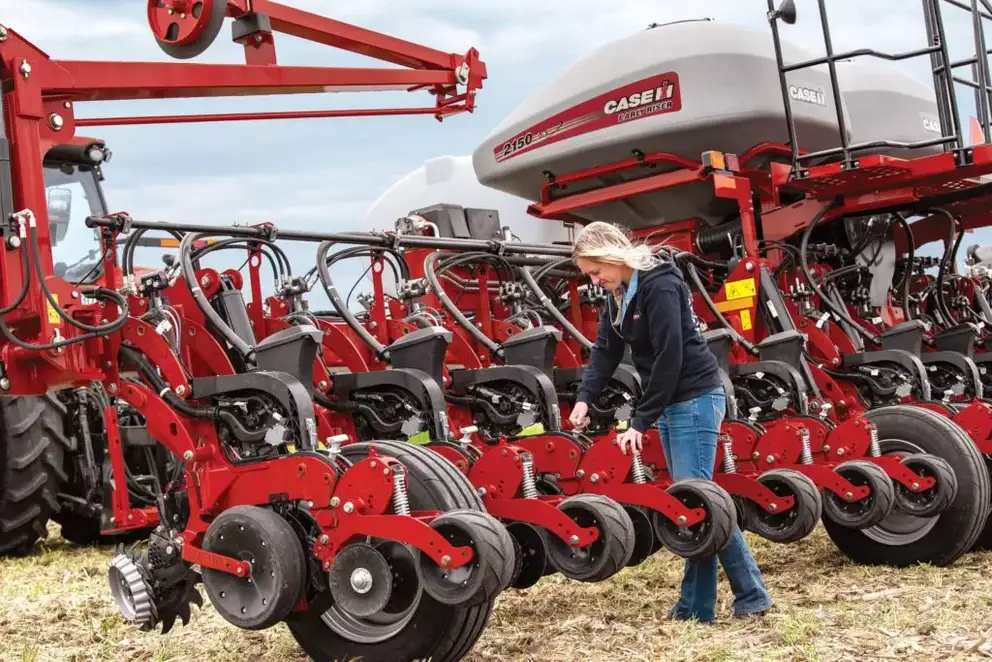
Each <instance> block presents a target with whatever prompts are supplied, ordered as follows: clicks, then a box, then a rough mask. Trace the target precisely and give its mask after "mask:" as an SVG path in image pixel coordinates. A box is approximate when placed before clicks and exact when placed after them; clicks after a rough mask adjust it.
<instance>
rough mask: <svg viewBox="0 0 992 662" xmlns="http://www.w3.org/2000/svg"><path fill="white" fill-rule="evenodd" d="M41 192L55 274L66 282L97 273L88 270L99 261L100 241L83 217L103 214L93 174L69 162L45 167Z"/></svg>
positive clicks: (98, 186) (100, 196)
mask: <svg viewBox="0 0 992 662" xmlns="http://www.w3.org/2000/svg"><path fill="white" fill-rule="evenodd" d="M45 192H46V195H47V197H48V220H49V229H50V232H51V237H52V261H53V262H54V263H55V274H56V275H58V276H61V277H63V278H65V279H67V280H70V281H79V280H80V279H81V278H84V277H86V280H91V279H92V278H93V276H94V275H96V274H97V273H99V271H98V270H97V269H94V270H93V271H92V272H90V270H91V269H92V268H93V266H94V263H96V262H98V261H99V260H100V243H99V235H98V234H97V231H96V230H94V229H92V228H87V227H86V223H85V220H86V217H87V216H102V215H104V214H106V209H105V203H104V200H103V196H102V193H101V191H100V185H99V182H98V180H97V177H96V173H95V172H94V171H93V170H92V169H90V168H85V167H78V166H71V165H63V166H61V167H53V166H46V167H45ZM87 274H89V276H87Z"/></svg>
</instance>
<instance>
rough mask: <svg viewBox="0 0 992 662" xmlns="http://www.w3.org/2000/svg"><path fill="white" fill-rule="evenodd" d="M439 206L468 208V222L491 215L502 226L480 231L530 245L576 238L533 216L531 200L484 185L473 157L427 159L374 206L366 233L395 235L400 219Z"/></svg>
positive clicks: (391, 290)
mask: <svg viewBox="0 0 992 662" xmlns="http://www.w3.org/2000/svg"><path fill="white" fill-rule="evenodd" d="M439 205H451V206H452V207H462V208H465V210H466V215H468V216H470V215H473V214H474V215H479V214H484V213H487V212H488V213H489V214H491V215H493V216H495V217H496V218H497V219H498V221H496V222H494V223H485V224H481V225H485V226H486V227H493V226H495V227H496V228H504V227H508V228H509V229H510V231H511V232H512V233H513V236H514V238H515V239H517V240H519V241H521V242H525V243H538V244H546V243H554V242H566V243H569V242H571V240H572V237H573V236H574V235H573V232H572V231H571V230H570V229H569V228H567V227H565V225H564V224H563V223H561V222H558V221H541V220H538V219H536V218H534V217H533V216H529V215H528V214H527V205H528V201H527V200H524V199H522V198H519V197H517V196H515V195H512V194H510V193H504V192H502V191H498V190H495V189H492V188H489V187H487V186H483V185H482V184H480V183H479V180H478V179H476V176H475V171H474V170H473V169H472V157H471V156H439V157H436V158H432V159H427V160H426V161H425V162H424V164H423V165H422V166H420V167H419V168H417V169H415V170H413V171H411V172H409V173H407V174H406V175H404V176H403V177H401V178H400V179H398V180H397V181H396V182H395V183H393V184H392V185H391V186H390V187H389V188H387V189H386V190H385V191H384V192H383V193H382V194H381V195H380V196H379V197H378V198H377V199H376V200H375V202H373V203H372V205H371V206H370V207H369V209H368V211H367V212H366V214H365V217H364V218H363V219H362V230H363V231H366V232H373V231H382V230H392V229H394V227H395V224H396V220H397V219H399V218H402V217H403V216H407V215H408V214H411V213H416V212H417V211H419V210H426V209H429V208H431V207H437V206H439ZM454 211H455V212H457V210H454ZM468 225H472V226H475V224H468ZM476 227H478V226H476ZM465 229H468V228H465ZM449 234H450V233H449ZM462 234H464V233H462ZM497 236H498V237H502V233H501V232H499V233H497ZM480 238H481V237H480ZM485 238H490V237H485ZM383 286H384V288H385V289H386V293H387V294H390V295H395V283H394V282H393V280H392V279H391V278H385V279H384V280H383Z"/></svg>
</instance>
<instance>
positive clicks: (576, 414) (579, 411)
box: [568, 402, 590, 430]
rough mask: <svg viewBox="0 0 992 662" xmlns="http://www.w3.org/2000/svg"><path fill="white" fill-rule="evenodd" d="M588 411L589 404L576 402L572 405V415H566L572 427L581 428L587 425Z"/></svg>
mask: <svg viewBox="0 0 992 662" xmlns="http://www.w3.org/2000/svg"><path fill="white" fill-rule="evenodd" d="M588 413H589V405H587V404H586V403H584V402H576V403H575V406H574V407H572V415H571V416H569V417H568V422H569V423H571V424H572V427H573V428H575V429H576V430H581V429H583V428H585V427H586V426H587V425H589V423H590V421H589V417H588V416H586V414H588Z"/></svg>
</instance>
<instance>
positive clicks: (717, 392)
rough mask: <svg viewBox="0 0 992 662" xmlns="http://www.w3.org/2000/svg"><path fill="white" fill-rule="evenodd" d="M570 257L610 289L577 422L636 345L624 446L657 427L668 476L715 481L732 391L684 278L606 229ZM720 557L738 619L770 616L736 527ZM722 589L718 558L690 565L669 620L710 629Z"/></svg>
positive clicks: (578, 243) (636, 444) (600, 226)
mask: <svg viewBox="0 0 992 662" xmlns="http://www.w3.org/2000/svg"><path fill="white" fill-rule="evenodd" d="M572 255H573V258H574V260H575V263H576V266H578V268H579V269H580V270H581V271H582V273H584V274H585V275H587V276H588V277H589V278H590V280H591V281H592V283H593V284H594V285H602V286H603V287H604V288H606V289H607V290H610V291H612V292H613V297H612V298H608V299H607V302H606V304H607V305H606V306H604V307H603V311H602V314H601V316H600V321H599V330H598V331H597V334H596V343H595V345H594V346H593V349H592V355H591V356H590V357H589V365H588V366H587V367H586V370H585V373H584V376H583V378H582V384H581V386H580V387H579V393H578V397H577V401H576V404H575V408H574V409H573V410H572V415H571V417H570V421H571V423H572V425H574V426H576V427H577V428H579V429H581V428H584V427H585V426H586V425H588V423H589V419H588V416H587V414H588V411H589V404H588V403H589V402H591V401H592V400H594V399H596V398H597V397H598V396H599V392H600V390H602V388H603V387H604V386H605V385H606V383H607V381H608V380H609V379H610V377H611V376H612V375H613V373H614V371H616V369H617V366H618V365H619V363H620V361H621V359H622V358H623V354H624V347H625V345H630V350H631V358H632V360H633V363H634V366H635V368H636V369H637V372H638V373H639V374H640V376H641V385H642V388H643V394H642V396H641V399H640V400H639V402H638V403H637V406H636V408H635V413H634V416H633V419H632V420H631V424H630V426H629V427H628V429H627V430H626V431H624V432H623V433H621V434H620V436H619V437H618V442H619V444H620V448H621V449H622V450H623V451H624V452H625V453H626V452H627V449H628V448H630V447H632V448H635V449H637V450H638V451H640V449H641V438H642V436H643V434H644V431H645V430H647V429H648V428H649V427H650V426H652V425H657V426H658V431H659V433H660V436H661V443H662V448H663V450H664V453H665V458H666V460H667V462H668V467H669V471H670V473H671V476H672V479H673V480H682V479H684V478H705V479H707V480H712V479H713V466H714V463H715V461H716V444H717V437H718V434H719V431H720V423H721V422H722V421H723V417H724V415H725V414H726V411H727V410H726V394H725V393H724V390H723V384H722V382H721V380H720V375H719V372H718V367H717V363H716V358H715V357H714V356H713V354H712V353H711V352H710V350H709V347H707V344H706V340H705V338H704V337H703V335H702V331H701V329H700V324H699V320H698V319H697V318H696V316H695V314H694V313H693V310H692V300H691V297H690V293H689V287H688V286H687V285H686V282H685V280H684V279H683V278H682V273H681V271H680V270H679V269H678V268H677V267H676V266H675V265H674V264H672V263H670V262H668V261H666V260H663V259H661V258H659V257H658V256H657V255H655V254H654V252H653V251H652V250H651V248H650V247H649V246H646V245H643V244H634V243H632V242H631V241H630V239H629V238H628V237H627V235H626V234H624V233H623V232H622V231H621V230H619V229H618V228H616V227H615V226H613V225H611V224H609V223H601V222H596V223H590V224H589V225H587V226H586V227H585V228H583V229H582V231H581V232H580V233H579V236H578V237H577V238H576V240H575V246H574V248H573V251H572ZM719 559H720V563H721V564H722V565H723V568H724V570H726V572H727V577H728V578H729V580H730V584H731V587H732V588H733V591H734V615H735V616H736V617H738V618H753V617H759V616H762V615H764V613H765V612H766V611H767V610H768V609H769V608H770V607H771V606H772V599H771V596H770V595H769V594H768V590H767V589H766V588H765V585H764V582H763V581H762V578H761V571H760V570H759V569H758V566H757V564H756V563H755V561H754V558H753V556H752V554H751V550H750V549H749V548H748V545H747V541H746V540H745V539H744V536H743V534H742V533H741V531H740V529H738V528H736V527H735V529H734V535H733V537H732V538H731V541H730V544H729V545H728V546H727V547H726V548H725V549H724V551H722V552H720V554H719ZM716 588H717V558H716V557H708V558H688V559H686V561H685V572H684V576H683V579H682V589H681V595H680V597H679V601H678V602H677V603H676V604H675V606H674V607H672V609H671V611H670V612H669V617H670V618H673V619H679V620H685V619H696V620H699V621H701V622H706V623H708V622H711V621H712V620H713V619H714V617H715V610H716Z"/></svg>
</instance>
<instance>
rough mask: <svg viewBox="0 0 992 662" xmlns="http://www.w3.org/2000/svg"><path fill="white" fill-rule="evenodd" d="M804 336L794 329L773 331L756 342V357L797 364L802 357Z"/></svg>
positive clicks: (763, 359)
mask: <svg viewBox="0 0 992 662" xmlns="http://www.w3.org/2000/svg"><path fill="white" fill-rule="evenodd" d="M804 344H805V338H803V335H802V334H801V333H799V332H798V331H796V330H795V329H788V330H786V331H780V332H779V333H774V334H772V335H770V336H768V337H766V338H764V339H762V341H761V342H759V343H758V358H759V359H760V360H762V361H783V362H785V363H788V364H789V365H792V366H798V365H799V364H800V362H801V361H802V358H803V345H804Z"/></svg>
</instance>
